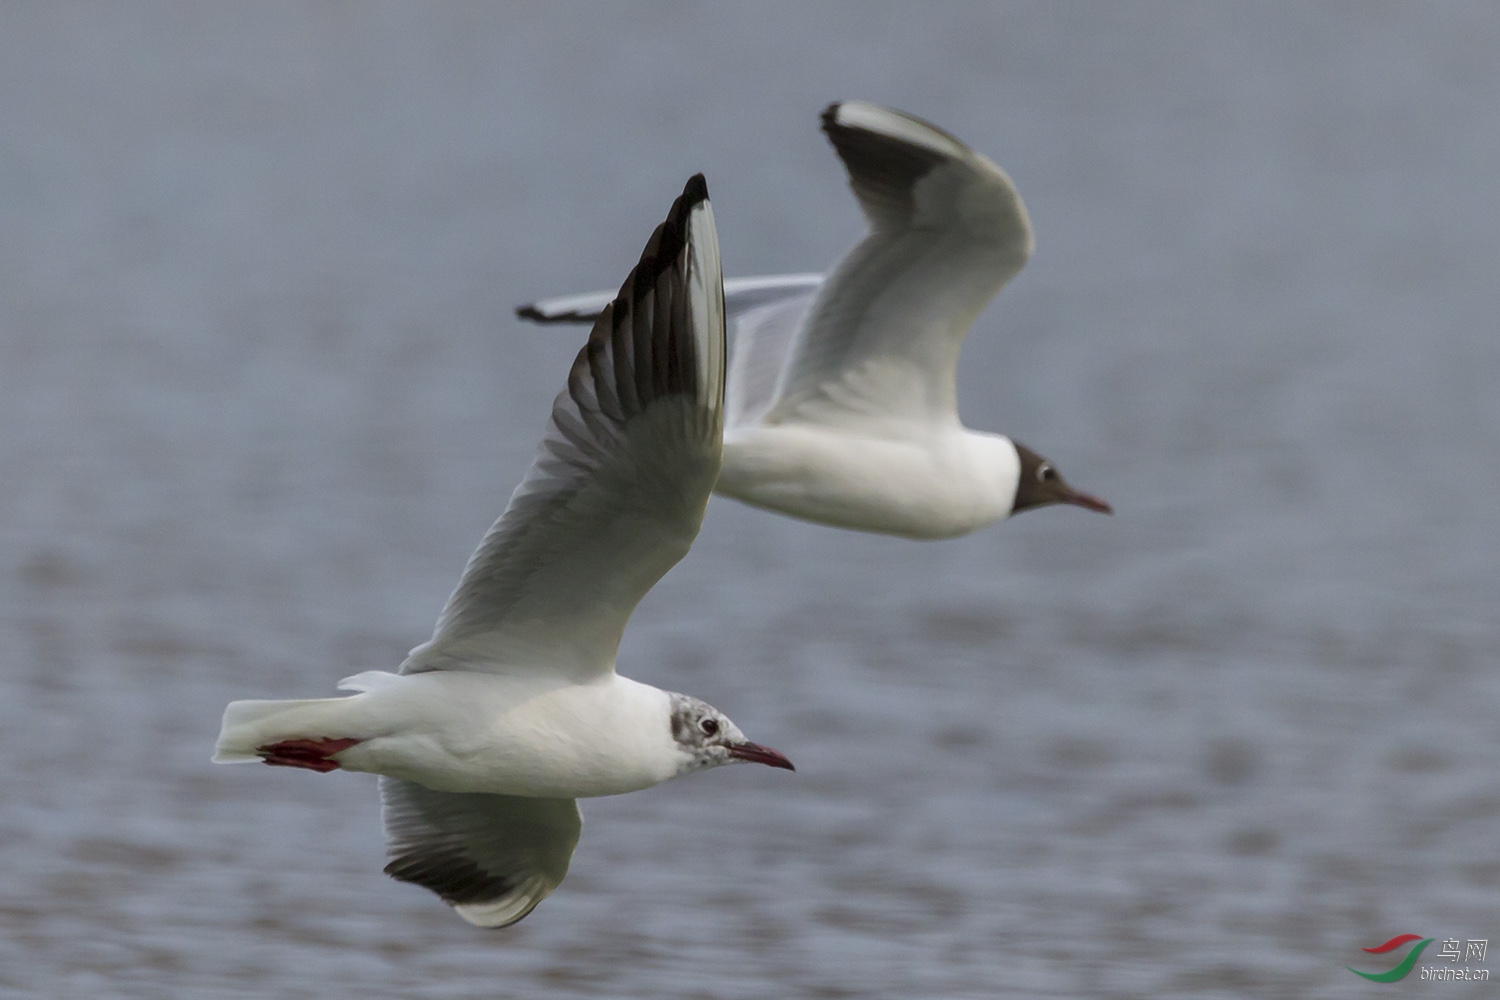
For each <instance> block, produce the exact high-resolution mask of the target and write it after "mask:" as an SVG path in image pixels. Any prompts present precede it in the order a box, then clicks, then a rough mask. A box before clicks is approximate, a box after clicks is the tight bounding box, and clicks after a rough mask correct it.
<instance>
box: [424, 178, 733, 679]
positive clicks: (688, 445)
mask: <svg viewBox="0 0 1500 1000" xmlns="http://www.w3.org/2000/svg"><path fill="white" fill-rule="evenodd" d="M722 286H723V279H722V276H721V274H720V270H719V248H718V240H717V237H716V235H715V233H714V224H713V210H712V209H711V208H710V206H709V202H708V190H707V187H706V186H705V185H704V182H703V177H702V175H698V176H695V177H694V178H693V179H692V180H690V181H688V183H687V187H686V188H685V189H684V190H683V193H682V196H681V197H679V198H678V199H677V201H676V202H675V203H674V204H673V205H672V210H671V212H670V214H668V216H667V219H666V221H665V222H663V223H662V224H661V225H660V226H658V227H657V229H656V232H655V233H654V234H652V236H651V241H650V242H649V243H647V244H646V249H645V252H644V253H643V254H642V255H641V260H640V263H638V264H637V265H636V267H635V269H634V270H633V271H632V272H631V274H630V277H629V278H628V279H626V281H625V284H624V286H623V287H622V288H621V289H620V294H619V296H618V297H617V298H616V299H615V300H614V302H612V303H611V304H610V305H609V306H608V307H607V308H606V309H605V311H604V313H603V314H602V315H601V316H600V317H599V319H598V321H597V322H596V323H595V324H594V328H593V331H592V332H591V333H590V334H589V341H588V344H587V345H585V346H584V348H583V350H581V351H579V353H578V357H577V360H575V361H574V363H573V368H572V371H571V372H570V373H569V375H568V386H567V388H566V389H565V390H564V391H563V392H562V393H560V394H559V395H558V397H557V400H556V402H554V403H553V406H552V420H551V422H550V424H549V425H548V427H547V433H546V436H545V437H544V438H543V440H542V445H541V448H540V449H539V450H538V452H537V456H536V460H535V461H534V462H533V463H532V466H531V469H530V471H529V472H527V474H526V478H525V479H523V480H522V481H521V485H520V486H518V487H517V488H516V491H515V493H514V495H512V496H511V499H510V505H509V506H508V507H506V509H505V513H504V514H502V515H501V516H500V519H499V520H498V521H496V522H495V524H494V526H493V527H491V528H490V530H489V532H488V534H486V535H485V537H484V540H483V541H482V542H481V543H480V545H479V548H478V549H477V550H476V551H475V552H474V554H473V555H472V556H471V557H470V558H469V563H468V566H467V567H466V568H465V569H464V574H463V578H462V579H461V580H460V581H459V584H458V588H457V589H456V590H454V592H453V596H452V597H450V598H449V599H448V604H447V606H446V607H445V608H444V609H443V613H442V616H441V617H440V618H439V619H438V623H437V629H436V631H435V632H434V634H433V637H432V639H431V641H429V642H427V643H425V644H424V645H422V646H419V647H417V648H416V649H414V650H412V653H411V655H410V656H409V657H407V659H406V662H405V663H403V664H402V671H403V672H406V673H414V672H418V671H423V670H441V669H458V670H487V671H495V672H503V673H517V672H547V673H557V674H560V675H562V676H565V677H567V678H568V679H570V680H573V681H575V682H580V681H586V680H588V679H590V678H593V677H597V676H599V675H600V674H602V673H606V672H608V671H611V670H613V669H614V657H615V649H616V647H618V645H619V642H620V635H621V633H622V632H623V631H624V629H625V622H626V620H627V619H628V618H629V617H630V614H631V612H632V611H633V610H634V609H635V606H636V604H637V603H638V602H639V601H640V599H641V598H642V597H643V596H645V594H646V591H648V590H650V589H651V587H652V586H653V585H654V584H655V583H656V581H657V580H659V579H661V577H662V574H664V573H665V572H666V571H667V570H668V569H670V568H671V567H672V566H673V565H674V564H675V563H676V562H677V561H678V560H679V559H681V558H682V557H683V556H684V555H685V554H686V553H687V551H688V547H689V546H690V545H691V544H692V541H693V538H694V537H695V536H696V535H697V533H698V527H699V525H700V524H701V523H702V521H703V511H704V508H705V507H706V505H707V504H708V497H709V493H710V492H711V491H712V489H713V484H714V480H715V479H716V478H717V477H718V474H719V460H720V455H721V451H722V446H723V445H722V438H723V408H724V299H723V290H722Z"/></svg>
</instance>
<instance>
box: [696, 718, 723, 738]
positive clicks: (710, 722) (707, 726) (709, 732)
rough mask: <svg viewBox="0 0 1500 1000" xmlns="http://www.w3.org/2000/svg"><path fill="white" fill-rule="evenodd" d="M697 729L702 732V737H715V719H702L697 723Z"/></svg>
mask: <svg viewBox="0 0 1500 1000" xmlns="http://www.w3.org/2000/svg"><path fill="white" fill-rule="evenodd" d="M698 728H699V729H700V730H702V731H703V735H704V736H715V735H717V734H718V732H719V722H718V720H717V719H704V720H703V721H701V722H699V723H698Z"/></svg>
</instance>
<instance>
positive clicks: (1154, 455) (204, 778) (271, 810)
mask: <svg viewBox="0 0 1500 1000" xmlns="http://www.w3.org/2000/svg"><path fill="white" fill-rule="evenodd" d="M1497 51H1500V8H1496V7H1495V6H1494V5H1491V4H1485V3H1479V2H1475V3H1458V2H1454V3H1446V4H1442V5H1426V4H1393V3H1338V4H1319V5H1292V4H1240V3H1235V4H1231V3H1227V2H1226V3H1134V4H1129V5H1103V4H1082V3H1070V4H1055V3H1040V2H1038V3H1005V4H991V3H985V4H959V3H952V4H942V5H922V6H921V7H918V6H917V5H910V6H907V5H889V4H877V3H866V2H860V3H829V4H822V5H816V6H814V5H805V4H800V3H790V2H789V3H759V2H746V3H737V4H727V3H725V4H687V3H680V4H668V3H661V4H650V5H646V4H611V5H604V4H575V3H561V2H559V3H550V4H547V5H545V6H543V5H541V4H509V5H486V4H446V5H442V6H436V5H433V6H427V5H410V4H391V3H361V4H354V3H347V4H338V3H317V4H313V3H308V4H291V3H267V4H253V5H251V4H239V5H230V4H199V3H177V4H170V3H167V4H132V5H103V4H71V3H50V2H49V3H21V4H7V5H4V6H3V7H0V649H3V654H0V846H3V850H0V992H3V993H4V994H5V995H6V996H16V997H32V996H36V997H53V996H65V995H66V996H75V997H76V996H109V997H142V998H147V997H150V998H158V997H168V996H170V997H277V998H285V1000H293V998H309V1000H311V998H317V1000H341V998H353V997H417V998H440V997H441V998H447V997H495V996H549V997H554V996H555V997H596V996H599V997H623V996H643V997H644V996H651V997H674V998H677V997H680V998H710V997H711V998H734V1000H738V998H747V1000H748V998H762V997H792V996H806V997H876V998H910V997H937V996H943V997H982V996H992V995H996V994H1005V995H1018V996H1079V997H1152V998H1159V997H1179V996H1183V997H1186V996H1215V995H1217V996H1254V997H1297V996H1304V995H1314V994H1316V995H1318V996H1322V997H1356V996H1364V995H1367V992H1368V987H1367V986H1366V984H1365V982H1364V980H1361V979H1358V978H1356V977H1355V976H1353V975H1351V974H1350V973H1349V972H1347V971H1345V969H1344V966H1346V965H1354V966H1356V967H1359V968H1367V969H1372V970H1378V969H1383V968H1386V967H1388V966H1389V964H1390V959H1389V958H1385V959H1378V958H1375V957H1373V956H1366V955H1364V954H1363V953H1362V952H1360V950H1359V949H1360V948H1363V947H1369V946H1372V945H1374V944H1377V943H1379V942H1382V941H1384V940H1386V939H1387V938H1389V937H1391V936H1393V935H1395V934H1398V933H1419V934H1421V935H1423V936H1431V937H1437V938H1439V939H1442V938H1447V937H1455V938H1459V939H1475V938H1500V922H1497V920H1496V914H1497V912H1500V910H1497V907H1496V894H1497V891H1500V855H1497V853H1496V849H1495V845H1496V841H1497V833H1500V776H1497V772H1496V766H1495V762H1496V758H1497V751H1500V725H1497V723H1500V679H1497V673H1496V662H1497V659H1500V622H1497V617H1496V608H1497V605H1500V570H1497V563H1500V532H1497V530H1496V526H1495V522H1496V513H1497V495H1500V395H1497V393H1496V392H1495V389H1494V382H1495V377H1496V374H1497V371H1500V327H1497V319H1496V317H1497V316H1500V281H1497V280H1496V274H1497V270H1500V225H1497V222H1500V184H1497V178H1500V61H1497V60H1496V58H1495V53H1496V52H1497ZM843 98H863V99H868V100H873V101H877V102H881V103H885V104H889V105H892V106H895V107H897V108H901V109H903V110H907V111H910V112H912V113H915V114H918V115H920V116H923V117H925V118H928V119H930V120H932V121H933V122H935V123H936V124H938V125H940V126H941V127H943V128H945V129H947V130H949V131H951V132H953V133H954V134H956V135H957V136H959V137H960V138H962V139H963V140H965V141H966V142H968V143H970V144H971V145H972V146H974V147H975V148H976V149H978V150H981V151H983V152H984V153H986V154H988V155H989V156H990V157H991V158H993V159H994V160H995V161H996V162H997V163H999V164H1000V165H1002V166H1003V167H1004V168H1005V169H1006V170H1007V171H1008V172H1009V173H1010V175H1011V176H1012V177H1013V178H1014V179H1015V182H1016V184H1017V186H1018V188H1019V189H1020V191H1021V193H1022V195H1023V196H1024V198H1025V200H1026V203H1027V206H1028V207H1029V209H1030V213H1031V217H1032V220H1033V222H1034V224H1035V227H1036V231H1037V252H1036V255H1035V257H1034V258H1033V260H1032V262H1031V264H1030V265H1029V266H1028V267H1027V268H1026V269H1025V270H1024V271H1023V272H1022V273H1021V274H1020V275H1019V276H1018V277H1017V278H1016V279H1015V281H1014V282H1013V283H1012V284H1011V286H1010V287H1008V288H1007V289H1006V290H1005V291H1004V292H1002V294H1001V295H1000V297H999V299H998V300H997V301H996V302H995V304H994V305H993V306H992V307H991V308H990V309H989V310H988V311H987V312H986V313H985V314H984V315H983V316H981V317H980V320H979V322H978V324H977V325H976V327H975V329H974V331H973V333H972V335H971V337H970V339H969V341H968V344H967V346H966V348H965V351H964V355H963V360H962V366H961V371H960V376H959V382H960V399H961V404H962V411H963V416H964V418H965V421H966V422H967V423H968V424H969V425H971V426H974V427H977V428H982V429H993V430H999V431H1004V432H1007V433H1010V434H1011V435H1013V436H1014V437H1016V438H1018V439H1019V440H1022V441H1024V442H1026V443H1027V444H1029V445H1031V446H1032V447H1034V448H1036V449H1038V450H1039V451H1041V452H1043V453H1044V454H1046V455H1047V456H1049V457H1050V458H1052V459H1054V460H1055V461H1056V462H1057V463H1058V465H1059V467H1060V468H1061V469H1062V470H1063V471H1064V472H1065V473H1066V474H1067V476H1068V477H1069V478H1070V479H1071V480H1072V481H1073V482H1074V483H1075V484H1076V485H1078V486H1079V487H1081V488H1083V489H1086V490H1090V491H1093V492H1097V493H1099V494H1100V495H1102V496H1104V497H1106V498H1107V499H1108V500H1110V501H1111V502H1112V503H1113V504H1114V505H1115V509H1116V511H1117V515H1116V516H1115V517H1114V518H1113V519H1108V518H1102V517H1096V516H1093V515H1087V514H1084V513H1082V512H1079V511H1075V510H1071V509H1052V510H1044V511H1040V512H1036V513H1028V514H1027V515H1026V516H1024V517H1021V518H1018V519H1017V520H1016V521H1015V522H1014V523H1007V524H1002V525H1000V526H998V527H995V528H991V529H989V530H986V531H983V532H980V533H979V534H976V535H974V536H971V537H969V538H964V539H960V540H957V541H952V542H941V543H917V542H910V541H902V540H896V539H889V538H882V537H874V536H866V535H859V534H854V533H849V532H842V531H837V530H833V529H829V528H821V527H816V526H812V525H804V524H801V523H798V522H794V521H792V520H789V519H785V518H781V517H778V516H774V515H771V514H766V513H761V512H758V511H754V510H750V509H748V508H745V507H741V506H738V505H736V504H735V503H733V502H732V501H726V500H718V499H716V500H715V501H714V502H713V504H711V506H710V509H709V514H708V518H707V521H706V523H705V525H704V528H703V532H702V535H701V536H700V538H699V540H698V543H697V545H696V547H695V548H694V549H693V551H692V553H691V554H690V555H689V556H688V558H687V559H685V560H684V561H683V563H682V564H681V565H680V566H678V567H677V568H676V569H675V570H674V571H673V572H672V573H671V574H669V575H668V577H667V578H666V579H665V580H664V581H663V582H662V583H661V585H660V586H658V587H657V589H656V590H655V591H654V592H653V593H652V594H651V595H650V596H649V597H648V599H647V600H646V602H645V603H644V604H643V605H642V607H641V609H640V611H639V613H638V614H637V615H636V618H635V620H634V621H633V623H632V625H631V628H630V630H629V632H628V634H627V635H626V638H625V643H624V646H623V648H622V650H621V655H620V667H621V670H622V672H624V673H626V674H628V675H630V676H633V677H637V678H640V679H642V680H645V681H648V682H651V683H654V684H657V685H660V686H663V687H666V688H670V689H677V690H684V691H689V692H692V693H693V694H695V695H698V696H701V697H703V698H705V699H707V700H709V701H711V702H712V703H714V704H716V705H718V706H719V707H721V708H723V709H724V710H725V711H726V712H728V713H729V714H730V715H731V716H732V717H733V718H734V719H735V720H736V721H737V722H738V723H740V724H741V725H742V726H743V728H744V729H745V730H746V731H747V732H748V733H749V734H750V735H751V736H752V738H754V739H757V740H761V741H764V742H766V743H769V744H771V745H772V746H775V747H777V748H779V749H781V750H783V751H785V752H786V753H787V754H788V755H789V756H790V757H791V758H792V759H793V760H795V761H796V762H797V765H798V768H799V770H798V772H797V773H796V774H795V775H791V774H785V773H781V772H774V771H771V770H768V769H765V768H736V769H731V770H728V771H720V772H716V773H712V774H709V775H700V776H696V777H693V778H691V779H688V780H684V781H680V782H672V783H669V784H667V785H664V786H662V787H659V788H656V789H653V790H651V791H648V792H643V793H639V794H634V795H630V796H626V797H621V798H616V799H595V800H590V801H588V802H586V803H585V810H584V811H585V814H586V823H587V825H586V829H585V832H584V837H583V841H582V843H581V844H580V847H579V849H578V852H577V855H576V857H575V859H574V862H573V868H572V874H571V875H570V876H569V878H568V880H567V881H566V882H565V883H564V884H563V886H562V888H561V889H560V890H559V891H558V892H557V893H556V895H554V896H553V897H552V898H551V899H549V900H548V901H547V902H546V903H544V904H543V905H542V906H541V907H540V908H539V909H538V910H537V911H536V912H535V913H534V914H533V915H532V916H531V917H529V918H528V919H527V920H526V921H524V922H523V923H522V924H520V925H518V926H517V927H515V928H514V929H512V930H509V931H505V932H499V933H484V932H480V931H477V930H475V929H473V928H470V927H468V926H466V925H465V924H463V923H462V922H461V921H459V920H458V919H457V918H456V917H455V916H453V915H452V914H451V913H450V912H449V911H448V909H447V908H446V907H444V906H443V905H442V904H441V903H440V902H439V901H437V900H436V899H435V898H434V897H432V896H430V895H429V894H427V893H425V892H423V891H421V890H418V889H415V888H412V887H410V886H404V885H400V884H398V883H395V882H393V881H391V880H390V879H388V878H386V877H385V876H384V875H382V874H381V873H380V867H381V865H382V864H383V862H384V857H383V842H382V836H381V832H380V826H379V817H378V803H377V797H376V793H375V787H374V781H373V779H371V778H369V777H368V776H364V775H334V776H331V777H323V776H318V775H314V774H312V773H310V772H309V773H307V774H303V773H301V772H290V771H284V770H272V769H269V768H221V767H214V766H211V765H210V764H209V763H208V757H209V753H210V749H211V746H212V743H213V739H214V736H215V734H216V733H217V729H218V720H219V714H220V712H221V711H222V709H223V706H224V704H225V703H226V702H228V701H230V700H231V699H234V698H242V697H317V696H322V695H326V694H330V693H332V688H333V685H334V683H335V682H336V681H337V680H338V679H339V678H340V677H343V676H345V675H347V674H351V673H354V672H356V671H360V670H366V669H378V668H384V669H390V668H394V666H395V665H396V664H397V663H398V662H399V661H400V660H401V658H402V657H403V655H404V654H405V652H406V650H407V649H408V648H410V647H411V646H413V645H416V644H417V643H418V642H420V641H422V640H424V639H425V638H426V637H427V636H428V635H429V634H430V630H431V627H432V624H433V621H434V620H435V618H436V615H437V612H438V610H439V608H440V606H441V604H442V602H443V600H444V598H445V597H446V595H447V593H448V591H449V589H450V588H451V587H452V585H453V584H454V582H456V580H457V576H458V573H459V571H460V569H461V568H462V566H463V563H464V560H465V559H466V558H467V556H468V554H469V552H470V550H471V549H472V547H473V546H474V545H475V544H476V543H477V541H478V539H479V537H480V535H481V534H482V533H483V531H484V529H485V528H486V527H487V525H488V524H489V523H490V521H491V520H492V519H493V518H494V517H495V516H496V515H497V514H498V513H499V511H500V510H501V509H502V507H503V505H504V503H505V500H506V498H507V497H508V495H509V493H510V490H511V489H512V487H513V486H514V484H515V483H516V482H517V481H518V480H519V478H520V476H521V474H522V472H523V470H524V469H525V467H526V465H527V464H528V462H529V460H530V456H531V452H532V448H533V447H534V445H535V443H536V441H537V440H538V438H539V436H540V432H541V429H542V427H543V424H544V422H545V419H546V415H547V412H548V407H549V405H550V402H551V399H552V397H553V395H554V394H555V393H556V392H557V391H558V389H559V388H560V387H561V386H562V383H563V377H564V373H565V371H566V369H567V366H568V363H569V361H570V359H571V356H572V354H573V352H574V351H575V350H576V349H577V346H578V344H579V342H580V341H581V339H582V336H583V334H582V331H581V330H578V329H562V330H555V329H554V330H541V329H537V328H530V327H526V326H523V325H521V324H520V323H518V322H517V321H516V320H515V319H514V318H513V316H512V311H511V310H512V308H513V307H514V306H515V305H516V304H518V303H521V302H525V301H527V300H529V299H533V298H537V297H541V296H546V295H556V294H563V293H567V292H574V291H585V290H589V289H595V288H604V287H609V286H613V285H618V283H619V282H620V281H621V280H622V279H623V278H624V276H625V274H626V272H627V271H628V270H629V268H630V266H631V265H632V264H633V263H634V261H635V259H636V257H637V255H638V254H639V252H640V248H641V246H642V245H643V244H644V241H645V239H646V237H647V235H648V234H649V233H650V231H651V228H652V227H653V226H654V225H655V224H656V223H657V222H658V221H660V219H661V218H662V217H663V215H664V213H665V211H666V209H667V206H668V205H669V204H670V202H671V200H672V198H673V196H675V195H676V194H677V192H678V191H679V190H680V188H681V186H682V183H683V181H684V180H685V179H686V178H687V176H688V175H689V174H690V173H692V172H694V171H698V170H702V171H704V172H706V174H707V176H708V181H709V188H710V191H711V193H712V195H713V198H714V209H715V212H716V215H717V218H718V222H719V227H720V230H719V231H720V238H721V241H722V247H723V257H724V264H725V269H726V272H727V273H730V274H755V273H765V272H777V271H810V270H822V269H825V268H826V267H828V266H829V265H830V264H831V262H833V261H834V260H836V259H837V258H838V256H839V255H841V254H842V253H843V252H844V250H845V249H847V248H848V247H849V246H850V245H851V244H853V243H854V242H855V241H856V240H857V239H858V238H859V236H860V234H861V232H862V231H863V221H862V219H861V216H860V214H859V211H858V208H857V206H856V204H855V202H854V200H853V198H852V196H851V195H850V194H849V192H848V190H847V188H846V184H845V177H844V173H843V170H842V168H841V166H840V164H839V162H838V161H837V159H836V158H835V156H834V155H833V152H832V150H831V148H830V147H829V146H828V145H827V143H826V142H825V140H824V138H823V136H822V135H821V134H820V132H819V130H818V127H817V126H818V120H817V115H818V112H819V111H820V110H821V109H822V108H823V107H824V106H825V105H826V104H827V103H829V102H830V101H833V100H838V99H843ZM1433 951H1434V952H1435V951H1436V948H1434V949H1433ZM1429 961H1435V958H1433V957H1432V956H1431V953H1429ZM1471 964H1472V963H1471ZM1491 964H1493V961H1492V962H1491ZM1496 972H1497V974H1500V968H1497V970H1496ZM1412 981H1413V982H1415V981H1416V980H1415V979H1413V980H1412ZM1488 988H1489V986H1488V984H1487V985H1486V986H1484V987H1479V988H1478V989H1477V990H1476V992H1475V994H1474V995H1477V993H1478V992H1480V991H1484V990H1487V989H1488ZM1437 989H1441V990H1443V991H1445V992H1444V995H1445V996H1450V995H1452V996H1460V995H1466V994H1465V993H1464V990H1465V987H1464V986H1463V985H1460V984H1445V985H1443V986H1441V987H1437ZM1484 995H1486V996H1488V995H1490V994H1489V993H1488V992H1485V993H1484Z"/></svg>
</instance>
